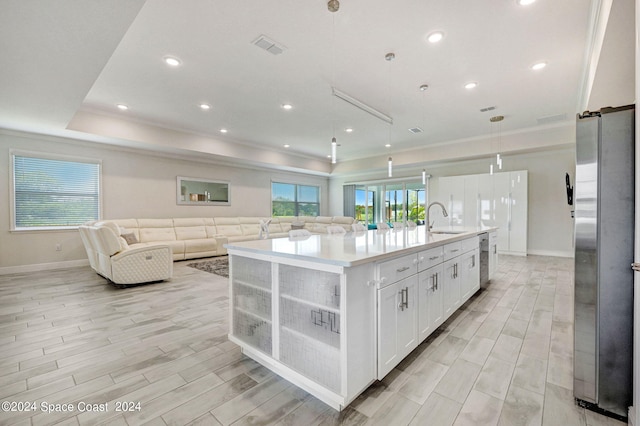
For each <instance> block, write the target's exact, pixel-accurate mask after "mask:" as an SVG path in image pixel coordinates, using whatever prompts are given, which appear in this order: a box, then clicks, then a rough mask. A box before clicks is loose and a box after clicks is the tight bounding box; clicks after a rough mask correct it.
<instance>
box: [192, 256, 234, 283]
mask: <svg viewBox="0 0 640 426" xmlns="http://www.w3.org/2000/svg"><path fill="white" fill-rule="evenodd" d="M187 266H190V267H192V268H196V269H199V270H201V271H205V272H209V273H212V274H216V275H220V276H221V277H226V278H229V257H228V256H220V257H216V258H215V259H210V260H203V261H201V262H194V263H189V264H188V265H187Z"/></svg>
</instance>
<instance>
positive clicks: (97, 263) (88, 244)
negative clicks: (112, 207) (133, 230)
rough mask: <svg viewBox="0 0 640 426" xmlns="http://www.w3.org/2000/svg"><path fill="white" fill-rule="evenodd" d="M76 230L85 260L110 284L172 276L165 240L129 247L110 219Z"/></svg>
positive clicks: (138, 282)
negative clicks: (158, 242) (85, 256)
mask: <svg viewBox="0 0 640 426" xmlns="http://www.w3.org/2000/svg"><path fill="white" fill-rule="evenodd" d="M79 231H80V236H81V238H82V242H83V243H84V245H85V249H86V251H87V256H88V258H89V264H90V265H91V267H92V268H93V269H94V270H95V271H96V272H97V273H98V274H100V275H102V276H103V277H105V278H106V279H108V280H109V281H111V282H113V283H114V284H117V285H121V286H122V285H130V284H142V283H148V282H154V281H162V280H167V279H170V278H171V277H172V276H173V256H172V253H171V247H170V246H169V245H168V244H153V245H146V246H143V247H136V248H131V247H129V245H128V244H127V242H126V241H125V240H124V238H122V237H121V236H120V229H119V228H118V225H116V224H115V223H113V222H95V223H89V224H85V225H82V226H80V228H79Z"/></svg>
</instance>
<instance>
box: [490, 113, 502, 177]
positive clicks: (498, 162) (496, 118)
mask: <svg viewBox="0 0 640 426" xmlns="http://www.w3.org/2000/svg"><path fill="white" fill-rule="evenodd" d="M502 120H504V115H496V116H493V117H491V118H490V119H489V122H490V123H491V133H490V137H489V138H490V140H491V141H493V133H494V132H493V128H494V126H498V133H497V134H498V137H497V139H498V151H497V153H496V165H497V166H498V170H502V157H501V156H500V150H501V148H502V140H501V138H502V132H501V128H502V123H501V122H502ZM495 123H498V124H495ZM492 144H493V142H492ZM489 173H490V174H493V162H491V165H490V166H489Z"/></svg>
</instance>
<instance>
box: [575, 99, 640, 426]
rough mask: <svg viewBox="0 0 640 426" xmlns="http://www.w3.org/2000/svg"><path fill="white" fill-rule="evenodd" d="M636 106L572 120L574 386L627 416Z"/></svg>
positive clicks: (602, 407)
mask: <svg viewBox="0 0 640 426" xmlns="http://www.w3.org/2000/svg"><path fill="white" fill-rule="evenodd" d="M634 132H635V131H634V106H633V105H630V106H625V107H620V108H603V109H601V110H600V111H596V112H585V113H584V114H582V115H578V118H577V123H576V176H575V187H574V201H575V310H574V315H575V323H574V327H575V329H574V384H573V392H574V396H575V398H576V401H577V403H578V404H580V405H581V406H584V407H586V408H589V409H592V410H594V411H600V412H603V414H607V415H610V416H612V417H618V418H626V417H627V409H628V406H630V405H632V395H633V363H632V362H633V271H632V269H631V263H632V262H633V236H634Z"/></svg>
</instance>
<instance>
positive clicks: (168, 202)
mask: <svg viewBox="0 0 640 426" xmlns="http://www.w3.org/2000/svg"><path fill="white" fill-rule="evenodd" d="M11 149H20V150H25V151H34V152H43V153H55V154H64V155H71V156H78V157H88V158H95V159H100V160H102V201H103V218H106V219H116V218H142V217H145V218H170V217H215V216H271V181H272V180H275V181H278V182H291V183H303V184H311V185H318V186H320V193H321V212H320V213H321V214H323V215H325V214H327V211H328V207H327V205H328V203H327V199H328V179H327V178H325V177H318V176H312V175H305V174H297V173H289V172H279V171H275V170H260V169H256V168H241V167H234V166H232V165H220V164H212V163H205V162H199V161H196V160H185V159H174V158H167V157H162V156H158V155H154V154H151V153H148V152H143V151H135V150H121V149H116V148H112V147H109V146H106V145H101V144H95V143H89V142H80V141H73V140H66V139H61V138H54V137H48V136H40V135H34V134H26V133H16V132H8V131H5V132H3V131H0V188H1V192H0V197H1V198H0V199H2V200H3V201H2V202H0V273H1V272H5V273H7V272H13V271H16V272H19V271H21V270H23V269H24V268H23V269H21V268H20V267H21V266H25V265H31V269H34V267H33V265H43V264H44V265H46V264H49V263H59V262H67V264H73V262H74V261H81V260H82V261H83V260H84V259H86V254H85V252H84V247H83V246H82V243H81V241H80V237H79V235H78V232H77V231H48V232H47V231H40V232H37V231H28V232H10V220H11V218H10V211H9V208H10V207H9V206H10V203H9V200H10V194H9V187H10V185H9V178H10V171H9V167H10V158H9V152H10V150H11ZM177 176H188V177H196V178H205V179H220V180H226V181H229V182H230V183H231V205H230V206H188V205H187V206H185V205H177V203H176V177H177ZM56 244H61V245H62V251H59V252H58V251H55V246H56ZM36 269H37V268H36ZM25 270H29V269H25Z"/></svg>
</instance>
